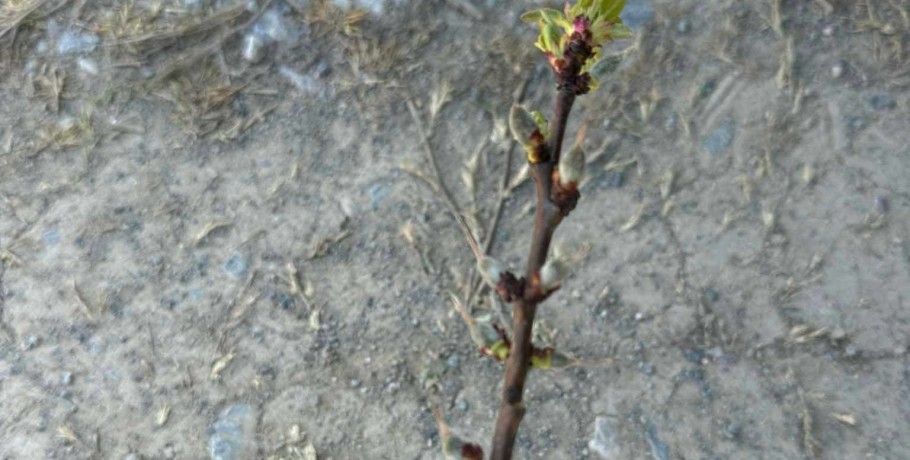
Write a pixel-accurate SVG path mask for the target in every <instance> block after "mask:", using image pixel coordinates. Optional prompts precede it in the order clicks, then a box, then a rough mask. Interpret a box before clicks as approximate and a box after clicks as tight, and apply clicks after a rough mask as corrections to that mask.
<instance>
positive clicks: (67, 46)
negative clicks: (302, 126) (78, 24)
mask: <svg viewBox="0 0 910 460" xmlns="http://www.w3.org/2000/svg"><path fill="white" fill-rule="evenodd" d="M100 41H101V39H100V38H98V36H97V35H95V34H91V33H86V32H76V31H73V30H67V31H64V32H63V34H61V35H60V38H59V39H57V52H58V53H60V54H79V53H88V52H90V51H92V50H94V49H95V47H96V46H98V42H100Z"/></svg>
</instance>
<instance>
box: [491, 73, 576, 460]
mask: <svg viewBox="0 0 910 460" xmlns="http://www.w3.org/2000/svg"><path fill="white" fill-rule="evenodd" d="M573 102H575V93H573V92H571V91H566V90H560V91H559V92H558V93H557V95H556V107H555V116H554V117H553V131H552V138H551V140H550V145H549V146H548V149H549V151H550V159H549V160H548V161H546V162H543V163H539V164H536V165H533V166H532V167H531V174H532V175H533V177H534V183H535V185H536V186H537V210H536V212H535V214H534V234H533V237H532V239H531V248H530V250H529V254H528V271H527V279H528V280H531V279H533V278H534V277H535V276H536V275H537V273H538V271H539V270H540V267H542V266H543V264H544V263H545V262H546V260H547V253H548V252H549V249H550V242H551V241H552V239H553V233H554V232H555V231H556V227H558V226H559V224H560V222H562V218H563V216H564V215H565V213H564V212H563V210H561V209H559V207H558V206H557V205H556V204H555V203H554V202H553V200H552V197H551V192H552V189H553V169H554V168H555V166H556V165H557V164H558V162H559V153H560V151H561V149H562V139H563V136H564V135H565V130H566V122H567V121H568V118H569V113H570V112H571V111H572V103H573ZM537 305H538V302H537V301H534V300H527V299H519V300H518V301H517V302H515V306H514V310H513V313H512V330H513V333H512V348H511V351H510V353H509V359H508V361H506V374H505V381H504V384H503V389H502V402H501V403H500V406H499V417H498V418H497V420H496V432H495V433H494V435H493V451H492V453H491V456H490V460H510V459H511V458H512V451H513V449H514V447H515V438H516V437H517V436H518V426H519V425H520V424H521V419H522V418H523V417H524V414H525V411H526V409H525V406H524V403H523V397H524V386H525V380H526V378H527V375H528V370H530V368H531V352H532V350H533V344H532V343H531V331H532V329H533V327H534V315H535V314H536V313H537Z"/></svg>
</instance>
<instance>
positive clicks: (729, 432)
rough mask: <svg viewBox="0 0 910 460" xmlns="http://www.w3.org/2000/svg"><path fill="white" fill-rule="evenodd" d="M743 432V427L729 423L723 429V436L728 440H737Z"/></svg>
mask: <svg viewBox="0 0 910 460" xmlns="http://www.w3.org/2000/svg"><path fill="white" fill-rule="evenodd" d="M742 432H743V427H742V426H741V425H739V424H736V423H730V424H728V425H727V426H726V427H724V435H725V436H726V437H728V438H730V439H736V438H739V435H741V434H742Z"/></svg>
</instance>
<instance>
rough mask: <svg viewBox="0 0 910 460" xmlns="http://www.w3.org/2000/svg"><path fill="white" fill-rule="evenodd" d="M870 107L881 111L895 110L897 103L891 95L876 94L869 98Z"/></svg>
mask: <svg viewBox="0 0 910 460" xmlns="http://www.w3.org/2000/svg"><path fill="white" fill-rule="evenodd" d="M869 105H871V106H872V108H873V109H875V110H879V111H883V110H894V109H896V108H897V101H895V100H894V98H893V97H891V95H890V94H875V95H873V96H872V97H870V98H869Z"/></svg>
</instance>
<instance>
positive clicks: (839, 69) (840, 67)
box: [831, 62, 844, 78]
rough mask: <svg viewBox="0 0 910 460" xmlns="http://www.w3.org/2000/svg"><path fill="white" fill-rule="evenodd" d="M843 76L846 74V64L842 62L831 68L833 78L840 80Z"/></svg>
mask: <svg viewBox="0 0 910 460" xmlns="http://www.w3.org/2000/svg"><path fill="white" fill-rule="evenodd" d="M843 74H844V64H843V63H842V62H838V63H837V64H834V65H833V66H831V76H832V77H834V78H840V77H841V76H842V75H843Z"/></svg>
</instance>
